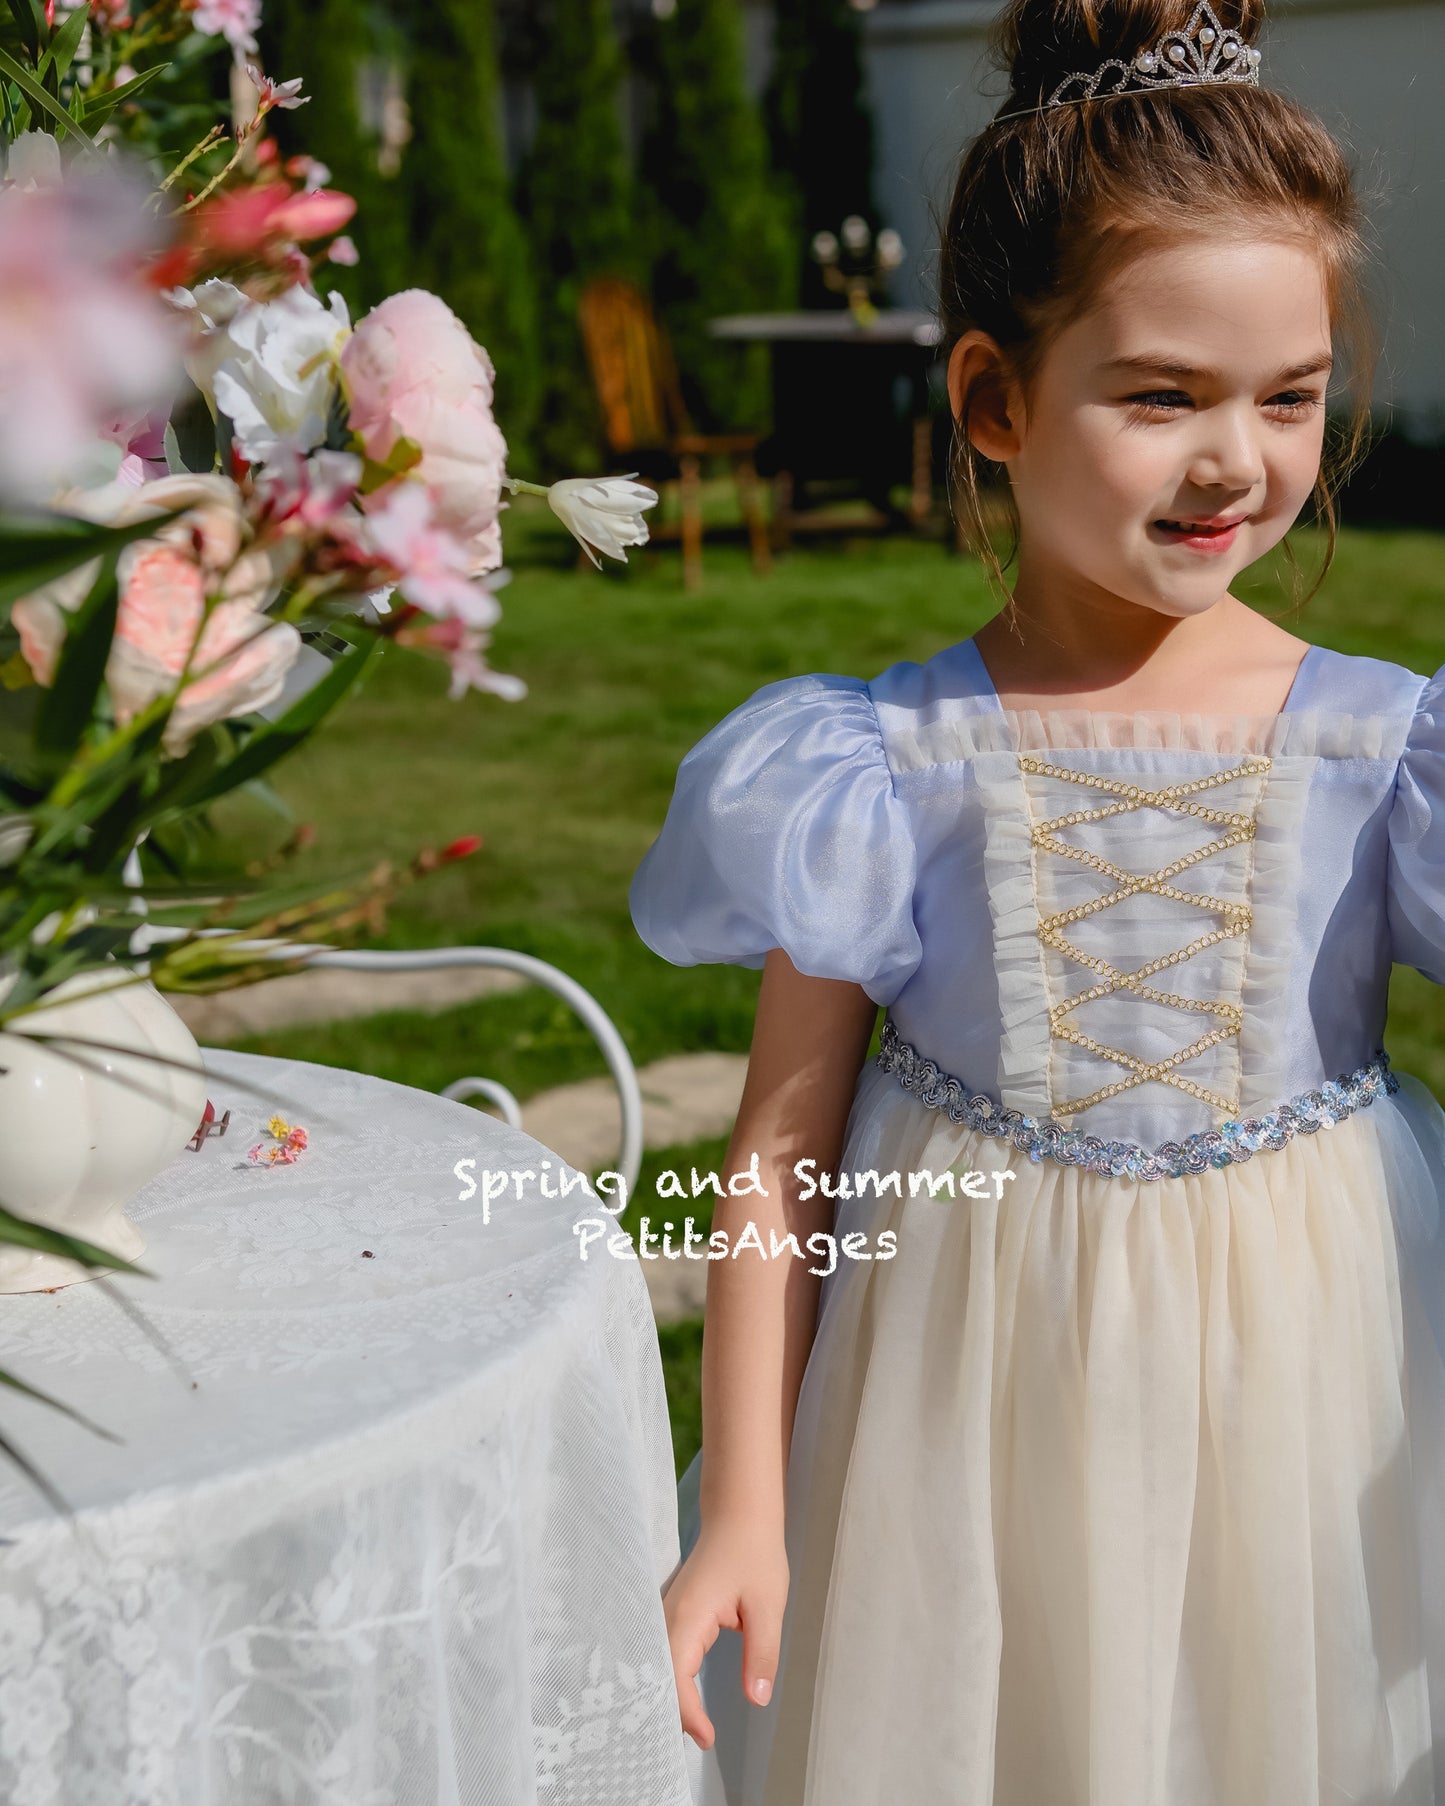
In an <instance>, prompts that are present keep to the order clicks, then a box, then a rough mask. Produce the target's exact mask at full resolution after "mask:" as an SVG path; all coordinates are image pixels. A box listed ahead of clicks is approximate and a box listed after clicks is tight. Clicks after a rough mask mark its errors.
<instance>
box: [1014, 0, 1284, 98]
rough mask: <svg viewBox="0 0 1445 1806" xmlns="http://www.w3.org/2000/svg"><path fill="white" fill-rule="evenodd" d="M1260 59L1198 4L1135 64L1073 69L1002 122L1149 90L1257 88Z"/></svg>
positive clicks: (1114, 61)
mask: <svg viewBox="0 0 1445 1806" xmlns="http://www.w3.org/2000/svg"><path fill="white" fill-rule="evenodd" d="M1261 60H1262V59H1261V57H1260V53H1259V51H1258V50H1256V49H1254V48H1253V46H1251V45H1248V44H1246V43H1245V42H1244V41H1243V39H1241V37H1240V36H1239V34H1238V32H1235V31H1230V30H1227V29H1226V28H1225V26H1224V25H1223V24H1222V23H1221V22H1220V19H1219V16H1218V14H1217V13H1216V12H1215V10H1214V8H1213V7H1212V6H1211V5H1210V4H1209V0H1200V3H1199V5H1198V6H1196V7H1195V9H1194V12H1193V14H1192V16H1191V17H1190V20H1189V23H1188V24H1187V25H1186V26H1185V27H1184V28H1183V29H1182V30H1180V31H1169V32H1165V34H1164V36H1163V37H1162V38H1160V40H1159V42H1158V43H1157V44H1155V45H1154V46H1153V47H1152V48H1151V49H1148V50H1141V51H1140V52H1139V53H1138V55H1137V56H1135V57H1134V58H1133V60H1132V61H1130V62H1127V63H1126V62H1123V61H1121V60H1120V59H1119V58H1118V57H1110V59H1109V60H1108V62H1106V63H1101V64H1100V65H1099V67H1098V68H1097V69H1092V70H1074V71H1073V72H1072V73H1071V74H1069V75H1066V76H1065V77H1064V79H1063V80H1062V81H1061V82H1060V83H1059V85H1058V87H1057V88H1055V89H1054V91H1053V93H1052V94H1051V95H1050V96H1049V98H1048V99H1047V100H1046V101H1044V102H1043V103H1042V105H1040V106H1037V107H1025V108H1023V109H1022V110H1021V111H1020V112H1018V113H1005V114H1003V115H1002V116H1001V118H1002V119H1019V118H1022V117H1023V115H1024V114H1025V113H1039V112H1044V111H1046V110H1047V109H1048V108H1050V107H1062V106H1068V105H1069V104H1071V103H1072V102H1074V101H1080V100H1096V99H1107V98H1109V97H1110V96H1111V95H1115V94H1131V93H1142V92H1145V91H1146V90H1148V89H1150V88H1193V87H1198V86H1201V85H1203V84H1207V83H1215V82H1234V83H1238V82H1245V83H1247V84H1248V85H1249V86H1250V87H1253V88H1257V87H1258V86H1259V65H1260V62H1261ZM997 123H999V121H997V120H996V121H995V124H997Z"/></svg>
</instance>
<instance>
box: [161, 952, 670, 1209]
mask: <svg viewBox="0 0 1445 1806" xmlns="http://www.w3.org/2000/svg"><path fill="white" fill-rule="evenodd" d="M202 932H203V933H208V934H209V933H221V932H223V931H222V930H216V929H209V930H203V931H202ZM182 933H183V931H182V930H180V929H165V928H151V927H147V928H143V929H141V930H139V931H138V935H137V937H136V942H133V950H134V951H141V948H140V946H139V945H138V944H137V943H139V942H140V941H142V940H147V941H149V942H150V943H152V944H154V943H155V942H157V941H162V940H176V939H179V938H181V936H182ZM244 946H245V950H246V951H247V952H248V953H250V952H254V953H258V954H260V955H262V956H263V957H265V958H267V959H274V960H277V961H278V962H285V963H287V964H291V963H294V962H297V961H301V962H304V966H305V967H306V968H311V967H318V968H325V967H330V968H332V969H333V970H336V969H339V970H342V971H347V972H376V973H383V972H435V971H440V970H442V969H444V968H446V967H461V966H494V967H498V968H500V969H501V970H502V971H506V972H516V973H518V974H519V975H520V976H521V977H523V978H526V979H530V980H531V982H532V983H533V984H539V985H542V986H543V987H544V988H545V989H547V990H549V991H552V992H554V993H555V994H556V995H557V996H558V997H560V998H562V1000H563V1001H564V1002H565V1003H569V1004H570V1005H571V1006H572V1008H573V1009H574V1010H575V1011H576V1013H577V1015H578V1016H579V1017H580V1018H581V1020H582V1021H583V1022H584V1023H585V1024H586V1026H587V1027H588V1028H589V1029H590V1030H591V1032H592V1035H593V1038H594V1039H595V1040H596V1042H597V1045H598V1046H599V1047H600V1048H601V1050H602V1057H603V1059H604V1060H606V1062H607V1068H608V1071H609V1072H610V1073H611V1074H612V1078H613V1082H614V1083H615V1084H616V1086H617V1095H618V1100H619V1102H620V1104H621V1107H622V1146H621V1150H620V1152H619V1154H618V1161H617V1171H618V1172H619V1173H621V1175H622V1177H623V1180H624V1181H625V1183H626V1187H627V1190H626V1195H627V1196H628V1197H630V1196H631V1195H632V1193H633V1191H634V1190H635V1188H636V1185H637V1174H638V1170H639V1169H640V1167H641V1165H642V1092H641V1089H640V1088H639V1086H638V1083H637V1068H636V1067H635V1066H634V1065H633V1063H632V1056H631V1054H629V1053H628V1051H627V1046H626V1043H625V1042H624V1041H623V1039H622V1036H621V1035H620V1034H619V1033H618V1032H617V1027H616V1024H615V1023H614V1022H613V1021H612V1018H611V1017H610V1016H609V1015H608V1014H607V1012H606V1010H604V1009H603V1007H602V1005H601V1004H600V1003H598V1001H597V999H596V998H595V997H594V996H593V995H592V993H591V992H590V991H587V990H585V989H584V988H583V987H582V986H581V985H579V984H578V983H577V981H576V979H575V978H569V977H568V976H567V974H566V973H565V972H563V971H562V970H561V969H560V968H559V967H557V966H553V965H550V964H549V963H548V962H547V961H546V960H544V959H536V958H534V957H533V955H531V954H530V953H514V952H513V951H512V949H511V948H509V947H435V948H427V949H423V950H421V951H418V952H405V953H390V952H379V951H373V950H370V949H366V948H347V947H327V946H322V945H319V944H313V943H310V942H296V941H275V940H258V941H254V942H246V943H244ZM380 1007H382V1008H384V1007H385V1005H384V1004H383V1005H381V1006H380ZM442 1096H443V1097H450V1098H457V1099H459V1100H462V1099H466V1098H470V1097H485V1098H487V1099H488V1100H489V1101H490V1102H492V1103H494V1104H495V1105H496V1106H497V1107H498V1109H499V1110H500V1111H501V1112H502V1115H503V1116H504V1118H505V1119H506V1121H507V1122H508V1123H510V1124H511V1126H512V1127H513V1128H514V1129H520V1128H521V1127H522V1110H521V1106H520V1105H519V1104H518V1102H517V1100H516V1098H515V1097H514V1096H513V1095H512V1093H511V1092H510V1091H509V1090H508V1089H507V1087H506V1086H505V1085H502V1084H499V1083H498V1081H497V1080H496V1079H484V1078H475V1077H467V1078H460V1079H456V1080H454V1081H453V1082H452V1083H451V1084H450V1085H448V1086H446V1087H445V1089H444V1090H443V1092H442Z"/></svg>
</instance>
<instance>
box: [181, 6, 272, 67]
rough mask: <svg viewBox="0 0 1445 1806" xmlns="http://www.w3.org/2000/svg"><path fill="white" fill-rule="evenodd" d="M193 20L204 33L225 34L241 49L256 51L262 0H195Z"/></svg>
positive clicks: (235, 47) (223, 36)
mask: <svg viewBox="0 0 1445 1806" xmlns="http://www.w3.org/2000/svg"><path fill="white" fill-rule="evenodd" d="M191 23H192V25H194V27H195V28H196V30H197V31H198V32H200V33H201V35H202V36H203V37H207V38H224V39H225V40H226V42H227V43H228V44H229V45H231V47H232V48H233V49H234V50H235V51H236V52H237V53H238V55H239V53H240V52H241V51H243V50H246V51H249V52H250V53H251V55H252V56H254V55H255V54H256V47H257V46H256V32H257V30H258V29H259V27H260V24H261V0H196V5H195V8H194V10H193V12H192V14H191Z"/></svg>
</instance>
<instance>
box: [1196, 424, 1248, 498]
mask: <svg viewBox="0 0 1445 1806" xmlns="http://www.w3.org/2000/svg"><path fill="white" fill-rule="evenodd" d="M1201 425H1202V426H1203V427H1204V431H1203V433H1202V434H1201V437H1200V441H1199V444H1198V447H1197V449H1196V451H1195V454H1194V458H1193V461H1192V462H1191V465H1190V471H1189V474H1190V477H1191V478H1192V479H1193V481H1194V482H1196V483H1198V484H1200V485H1202V486H1205V487H1209V488H1216V489H1232V490H1246V489H1253V488H1255V487H1257V485H1259V484H1260V483H1262V482H1263V481H1264V478H1265V466H1264V453H1263V450H1262V448H1261V445H1260V438H1259V423H1258V420H1257V418H1256V417H1255V410H1254V408H1253V407H1250V408H1249V409H1248V410H1247V411H1246V410H1245V409H1243V408H1241V409H1238V410H1235V409H1233V408H1213V409H1211V410H1210V411H1209V413H1208V414H1206V415H1204V416H1203V417H1202V418H1201Z"/></svg>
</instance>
